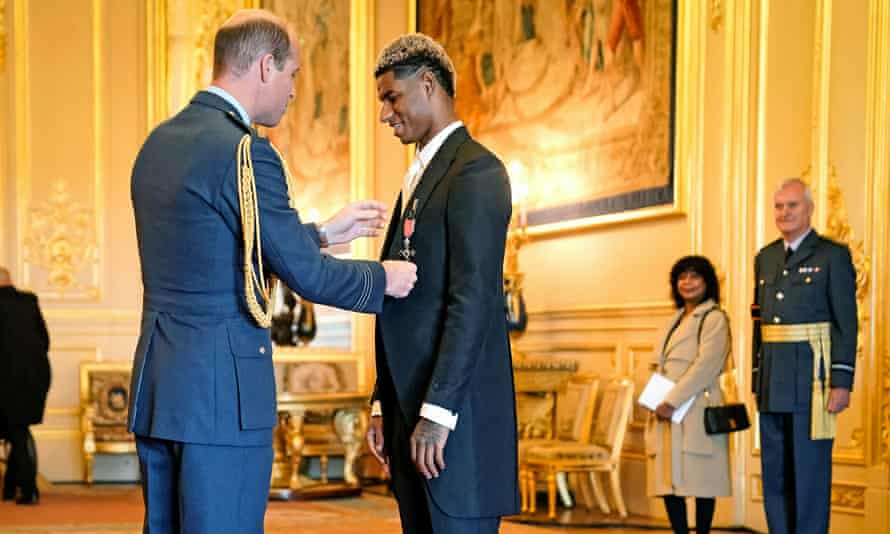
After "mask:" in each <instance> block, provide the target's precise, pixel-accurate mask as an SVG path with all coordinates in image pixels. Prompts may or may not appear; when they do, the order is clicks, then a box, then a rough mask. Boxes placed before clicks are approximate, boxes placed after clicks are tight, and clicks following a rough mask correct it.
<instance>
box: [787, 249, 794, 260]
mask: <svg viewBox="0 0 890 534" xmlns="http://www.w3.org/2000/svg"><path fill="white" fill-rule="evenodd" d="M792 254H794V249H793V248H791V247H788V248H786V249H785V263H786V264H787V263H788V260H789V259H791V255H792Z"/></svg>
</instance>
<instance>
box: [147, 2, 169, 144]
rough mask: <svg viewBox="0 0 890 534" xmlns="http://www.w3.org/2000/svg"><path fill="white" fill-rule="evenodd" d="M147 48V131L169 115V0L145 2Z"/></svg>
mask: <svg viewBox="0 0 890 534" xmlns="http://www.w3.org/2000/svg"><path fill="white" fill-rule="evenodd" d="M145 24H146V27H145V52H146V58H145V59H146V62H145V66H146V70H147V72H146V79H147V86H146V95H145V97H146V103H147V109H146V115H145V131H146V133H148V132H149V131H151V129H152V128H154V127H155V125H156V124H158V123H159V122H161V121H162V120H164V119H165V118H166V117H167V114H168V113H169V111H168V103H169V96H168V91H167V80H168V78H169V73H168V72H167V67H168V65H167V2H166V1H165V0H149V1H147V2H145Z"/></svg>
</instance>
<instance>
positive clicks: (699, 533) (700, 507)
mask: <svg viewBox="0 0 890 534" xmlns="http://www.w3.org/2000/svg"><path fill="white" fill-rule="evenodd" d="M715 505H716V500H715V499H714V498H713V497H696V498H695V534H708V533H709V532H711V522H712V521H713V520H714V506H715ZM664 507H665V509H666V510H667V514H668V519H669V520H670V521H671V529H673V531H674V534H689V522H688V520H687V519H686V497H681V496H679V495H665V496H664Z"/></svg>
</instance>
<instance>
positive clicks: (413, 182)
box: [402, 121, 464, 213]
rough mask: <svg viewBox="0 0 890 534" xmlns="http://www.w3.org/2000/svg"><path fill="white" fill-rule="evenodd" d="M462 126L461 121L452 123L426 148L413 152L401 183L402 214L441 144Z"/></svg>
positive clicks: (434, 137) (435, 136) (431, 140)
mask: <svg viewBox="0 0 890 534" xmlns="http://www.w3.org/2000/svg"><path fill="white" fill-rule="evenodd" d="M463 125H464V123H463V122H462V121H454V122H452V123H451V124H449V125H448V126H446V127H444V128H442V130H440V131H439V133H437V134H436V135H434V136H433V138H432V139H430V142H429V143H427V144H426V146H424V147H423V148H421V149H420V150H416V151H415V152H414V160H413V161H412V162H411V165H410V166H408V172H406V173H405V179H404V181H403V183H402V213H404V212H405V210H406V209H407V207H408V200H409V199H410V198H411V195H413V194H414V190H415V189H416V188H417V184H418V183H420V179H421V178H423V173H424V171H426V168H427V167H428V166H429V164H430V162H431V161H433V158H434V157H435V156H436V154H437V153H438V152H439V149H440V148H442V144H443V143H445V140H446V139H448V137H449V136H450V135H451V134H452V133H454V130H457V129H458V128H460V127H461V126H463Z"/></svg>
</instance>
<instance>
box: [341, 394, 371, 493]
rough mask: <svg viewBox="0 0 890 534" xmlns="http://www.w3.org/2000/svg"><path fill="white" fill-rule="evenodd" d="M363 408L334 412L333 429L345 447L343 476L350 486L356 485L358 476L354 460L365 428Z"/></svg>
mask: <svg viewBox="0 0 890 534" xmlns="http://www.w3.org/2000/svg"><path fill="white" fill-rule="evenodd" d="M365 423H366V422H365V413H364V410H359V409H358V408H344V409H342V410H337V413H336V414H334V431H335V432H336V433H337V437H338V438H340V442H341V443H343V447H344V448H345V449H346V457H345V458H344V459H343V478H344V479H345V480H346V483H347V484H349V485H350V486H358V484H359V481H358V477H357V476H356V474H355V462H356V460H358V453H359V450H361V447H362V441H363V440H362V437H363V435H364V428H365Z"/></svg>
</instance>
